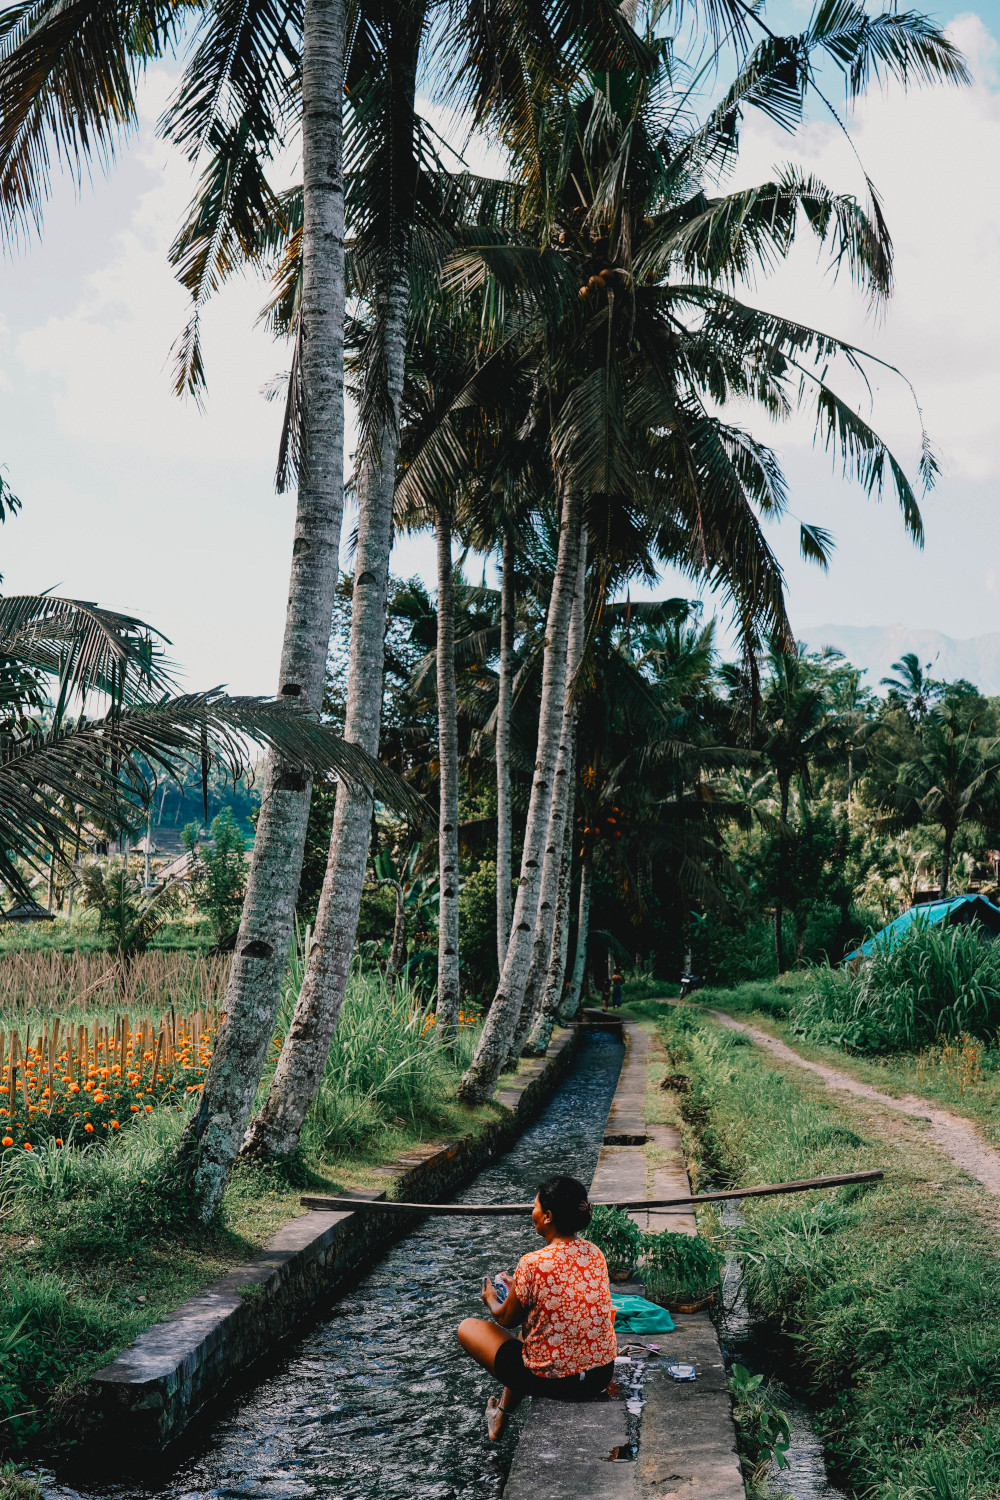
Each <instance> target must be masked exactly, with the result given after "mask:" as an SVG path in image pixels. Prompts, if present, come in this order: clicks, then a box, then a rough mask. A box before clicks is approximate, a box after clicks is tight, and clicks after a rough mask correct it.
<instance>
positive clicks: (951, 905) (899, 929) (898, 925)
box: [844, 896, 1000, 964]
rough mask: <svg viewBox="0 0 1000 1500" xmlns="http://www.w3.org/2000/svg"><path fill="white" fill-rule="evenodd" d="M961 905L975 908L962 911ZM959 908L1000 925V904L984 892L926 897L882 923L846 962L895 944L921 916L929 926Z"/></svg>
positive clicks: (994, 926)
mask: <svg viewBox="0 0 1000 1500" xmlns="http://www.w3.org/2000/svg"><path fill="white" fill-rule="evenodd" d="M962 907H967V908H973V909H972V910H969V911H961V908H962ZM975 908H978V910H976V909H975ZM959 911H961V915H962V916H963V917H966V916H968V917H970V918H971V917H976V916H979V917H981V918H982V919H983V920H984V921H985V922H986V923H987V925H988V926H989V927H992V928H994V929H1000V906H994V905H993V902H992V901H987V899H986V897H985V896H950V897H949V898H948V899H947V900H946V901H927V902H925V903H924V904H923V905H921V906H911V907H910V909H909V911H904V912H903V913H902V914H901V915H900V916H898V917H896V919H895V920H894V921H892V922H890V923H889V924H888V926H886V927H883V928H882V930H881V932H876V934H875V936H874V937H870V938H869V939H868V941H867V942H864V943H862V944H861V947H860V948H855V950H854V952H853V953H848V955H847V957H846V958H845V959H844V963H845V964H847V963H850V962H851V961H852V959H855V958H870V957H871V955H872V954H873V953H874V952H875V949H876V947H889V948H891V947H893V946H894V945H895V944H896V943H897V942H898V941H899V939H900V938H901V937H902V936H903V934H904V933H905V932H906V931H907V930H908V929H909V928H910V927H912V926H913V924H914V922H916V921H918V920H919V921H923V923H924V925H925V926H927V927H936V926H937V925H938V924H939V923H941V922H946V921H948V919H949V918H950V917H952V916H953V915H954V914H955V913H956V912H959Z"/></svg>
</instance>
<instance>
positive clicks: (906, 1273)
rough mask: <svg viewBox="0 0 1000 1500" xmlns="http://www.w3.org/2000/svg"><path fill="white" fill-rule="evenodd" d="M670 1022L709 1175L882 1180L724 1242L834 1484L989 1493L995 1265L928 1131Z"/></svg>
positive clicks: (787, 1209)
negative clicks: (793, 1380)
mask: <svg viewBox="0 0 1000 1500" xmlns="http://www.w3.org/2000/svg"><path fill="white" fill-rule="evenodd" d="M661 1026H662V1034H663V1037H664V1041H665V1044H666V1046H667V1049H668V1052H669V1056H670V1063H671V1066H672V1067H673V1068H674V1069H676V1070H677V1071H678V1072H680V1073H683V1074H684V1075H685V1076H686V1078H687V1079H688V1085H689V1086H688V1089H687V1090H686V1091H685V1092H683V1093H682V1094H681V1095H680V1101H681V1108H682V1110H683V1113H684V1116H685V1119H686V1121H687V1122H688V1128H689V1130H690V1132H691V1141H692V1143H693V1146H694V1149H695V1150H696V1151H697V1152H698V1153H699V1156H700V1159H701V1168H702V1171H703V1173H704V1176H705V1178H706V1179H707V1180H709V1181H714V1182H717V1183H719V1182H724V1183H726V1184H735V1185H742V1184H749V1183H751V1182H759V1181H762V1180H765V1181H780V1180H783V1179H788V1178H794V1177H804V1176H812V1175H819V1174H821V1173H836V1172H846V1171H858V1170H862V1169H864V1168H868V1167H875V1166H879V1167H882V1168H883V1169H884V1170H885V1172H886V1181H885V1182H884V1183H882V1184H879V1185H878V1186H877V1187H875V1188H870V1189H853V1190H851V1189H840V1190H838V1191H837V1192H835V1193H825V1194H818V1193H817V1194H808V1195H804V1196H803V1197H797V1198H796V1199H794V1200H781V1199H771V1200H764V1199H762V1200H748V1201H747V1202H746V1203H745V1204H744V1205H743V1213H744V1219H745V1222H744V1224H743V1226H742V1227H741V1228H740V1229H738V1230H734V1231H728V1233H729V1235H730V1237H731V1238H732V1239H733V1242H734V1243H735V1244H736V1246H737V1247H738V1248H739V1249H740V1250H741V1252H742V1254H743V1258H744V1266H745V1275H746V1281H747V1289H748V1298H749V1304H750V1307H751V1309H752V1311H753V1313H754V1315H755V1316H757V1317H758V1318H760V1319H764V1320H767V1321H768V1322H770V1323H771V1324H772V1325H773V1327H774V1329H775V1330H776V1332H778V1333H780V1334H783V1335H785V1336H787V1338H788V1340H789V1343H788V1345H787V1348H788V1358H789V1360H790V1361H794V1364H795V1366H796V1367H797V1369H798V1371H799V1373H800V1375H801V1378H802V1380H803V1381H804V1383H805V1385H806V1387H807V1389H808V1391H809V1393H810V1396H811V1399H812V1400H813V1401H814V1402H815V1403H816V1409H817V1418H818V1423H819V1428H820V1431H821V1434H822V1436H823V1438H824V1441H825V1445H826V1449H827V1454H828V1457H829V1460H830V1462H831V1464H832V1467H833V1474H834V1479H835V1482H838V1483H840V1484H842V1485H844V1486H847V1487H849V1489H850V1491H851V1492H852V1493H855V1494H859V1495H865V1496H867V1497H869V1500H911V1497H914V1496H918V1495H919V1496H925V1495H927V1496H935V1497H936V1496H946V1497H952V1500H957V1497H963V1500H964V1497H968V1500H973V1497H975V1500H980V1497H982V1500H985V1497H987V1496H990V1495H993V1494H994V1493H996V1491H997V1488H998V1486H1000V1399H998V1392H997V1386H996V1369H997V1367H998V1362H1000V1329H998V1326H997V1323H996V1320H995V1318H994V1316H993V1309H994V1307H995V1304H996V1299H997V1296H998V1294H1000V1260H998V1258H997V1255H996V1245H995V1237H994V1231H993V1226H992V1223H991V1222H990V1221H989V1219H988V1217H987V1215H985V1214H984V1213H983V1209H982V1204H981V1198H980V1194H979V1193H978V1191H977V1190H976V1189H975V1188H974V1187H973V1186H972V1185H970V1184H969V1182H968V1180H967V1179H966V1178H965V1177H964V1176H963V1174H962V1173H960V1172H959V1171H958V1170H957V1169H952V1168H949V1167H948V1166H946V1165H945V1164H944V1163H943V1162H942V1159H941V1157H940V1154H939V1153H937V1152H936V1151H934V1150H933V1149H932V1148H930V1147H929V1146H928V1145H927V1143H926V1141H925V1139H924V1138H923V1135H922V1132H921V1128H920V1126H919V1123H918V1122H912V1121H907V1120H904V1119H902V1118H901V1117H899V1116H898V1115H895V1114H892V1113H891V1112H884V1113H883V1112H882V1111H880V1110H879V1109H878V1108H877V1106H873V1105H871V1104H869V1103H868V1102H867V1101H863V1102H862V1103H860V1104H853V1103H848V1102H847V1101H846V1100H844V1099H843V1098H841V1097H839V1096H836V1095H831V1094H829V1093H825V1092H823V1091H821V1090H820V1088H819V1087H817V1086H815V1085H813V1084H811V1083H810V1082H809V1081H808V1079H801V1076H800V1075H799V1074H798V1073H797V1072H796V1071H795V1070H794V1069H793V1068H789V1069H787V1070H785V1069H783V1068H782V1067H780V1066H779V1065H776V1064H774V1063H773V1062H771V1061H769V1060H766V1059H765V1058H764V1057H763V1056H762V1055H761V1054H760V1053H759V1052H758V1051H757V1050H756V1049H755V1048H753V1047H752V1046H750V1045H748V1044H747V1039H746V1038H745V1037H743V1036H742V1035H740V1034H738V1033H732V1032H727V1031H725V1030H723V1029H721V1028H720V1027H718V1026H717V1025H716V1024H714V1023H712V1022H710V1021H707V1020H705V1019H704V1018H702V1017H700V1016H698V1015H696V1014H695V1013H694V1012H693V1011H691V1010H689V1009H687V1008H686V1007H684V1008H676V1009H675V1010H674V1011H673V1012H672V1014H671V1015H669V1016H668V1017H665V1018H663V1019H662V1021H661ZM800 1079H801V1081H800Z"/></svg>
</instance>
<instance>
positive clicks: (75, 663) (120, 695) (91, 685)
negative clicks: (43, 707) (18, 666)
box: [0, 594, 173, 717]
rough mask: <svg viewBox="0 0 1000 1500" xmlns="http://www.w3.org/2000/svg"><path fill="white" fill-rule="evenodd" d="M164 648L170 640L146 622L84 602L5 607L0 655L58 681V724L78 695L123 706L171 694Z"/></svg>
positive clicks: (48, 598) (31, 599)
mask: <svg viewBox="0 0 1000 1500" xmlns="http://www.w3.org/2000/svg"><path fill="white" fill-rule="evenodd" d="M163 644H169V642H167V640H166V637H165V636H164V635H162V634H161V632H160V631H158V630H155V629H153V627H152V626H150V625H147V624H146V623H145V621H143V620H139V619H137V618H136V617H135V616H133V615H123V614H120V613H118V612H117V611H115V610H110V609H101V608H100V607H99V606H98V605H96V604H90V603H86V602H84V601H82V600H80V599H64V598H60V597H58V596H57V595H54V594H11V595H8V596H7V598H5V599H0V655H3V656H8V657H14V658H16V659H17V660H19V661H22V662H24V663H25V664H26V665H27V666H29V667H32V668H34V669H36V670H38V671H41V672H44V673H46V674H47V675H49V676H50V677H55V678H57V679H58V685H59V686H58V696H57V717H59V710H60V707H62V708H64V707H65V705H66V704H67V703H68V702H69V701H70V699H72V698H73V697H74V696H76V695H79V696H80V697H81V698H83V699H86V697H87V696H88V695H89V694H90V693H93V692H97V693H102V694H106V695H107V696H108V697H109V698H110V699H111V701H112V703H113V704H116V705H119V706H120V705H122V704H127V703H133V702H135V701H136V700H137V699H138V698H139V697H142V696H145V697H147V698H148V697H150V696H152V695H154V694H157V693H162V692H164V691H166V690H168V689H169V688H170V686H171V685H172V682H173V670H172V668H171V665H170V663H169V662H168V661H167V660H166V659H165V658H164V656H163V651H162V645H163Z"/></svg>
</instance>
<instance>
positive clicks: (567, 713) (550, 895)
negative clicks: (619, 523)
mask: <svg viewBox="0 0 1000 1500" xmlns="http://www.w3.org/2000/svg"><path fill="white" fill-rule="evenodd" d="M586 587H587V546H586V535H584V536H583V537H582V538H581V541H580V555H579V559H578V562H577V575H576V589H575V591H574V594H573V614H572V618H571V620H570V628H569V645H568V648H567V661H566V668H567V670H566V697H565V701H564V703H563V719H562V732H561V734H560V737H559V754H558V757H557V759H556V775H555V790H554V791H553V794H552V806H551V808H550V809H549V826H548V832H547V835H546V839H545V857H544V860H543V862H542V879H541V886H540V890H539V898H538V913H537V915H536V917H535V940H534V945H533V947H532V951H531V967H530V968H529V970H528V982H527V984H526V985H525V987H524V999H523V1000H522V1002H521V1013H520V1016H519V1017H518V1023H517V1026H516V1027H515V1029H514V1035H513V1037H512V1039H511V1045H510V1052H509V1054H508V1057H507V1066H508V1067H514V1066H515V1064H516V1063H517V1059H518V1058H519V1057H520V1055H521V1049H522V1047H523V1046H524V1043H525V1041H526V1040H527V1037H528V1036H529V1034H530V1032H531V1030H532V1028H533V1027H534V1024H535V1022H536V1020H537V1019H538V1014H539V1008H540V1005H541V1001H542V995H543V990H544V985H545V979H546V975H547V973H548V971H549V967H550V963H551V959H552V936H553V931H554V928H555V918H556V909H557V906H558V901H559V890H560V887H561V885H562V878H563V869H564V866H565V863H566V825H567V821H568V820H570V819H571V817H572V803H573V789H574V784H575V783H574V778H575V771H576V765H575V762H576V754H575V751H576V720H577V700H576V692H575V689H576V686H577V683H576V679H577V674H578V672H579V670H580V663H581V661H582V660H583V647H584V638H585V626H586V610H585V596H586Z"/></svg>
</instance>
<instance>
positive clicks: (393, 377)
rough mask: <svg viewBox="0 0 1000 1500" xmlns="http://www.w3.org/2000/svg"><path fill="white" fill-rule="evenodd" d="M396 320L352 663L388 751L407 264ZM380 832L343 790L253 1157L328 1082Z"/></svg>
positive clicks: (363, 740)
mask: <svg viewBox="0 0 1000 1500" xmlns="http://www.w3.org/2000/svg"><path fill="white" fill-rule="evenodd" d="M388 297H389V307H388V310H387V316H386V334H385V338H386V368H387V374H388V381H387V384H388V394H389V399H390V403H391V414H390V416H389V417H388V418H387V419H386V420H385V421H384V422H383V424H382V426H381V430H380V432H379V436H378V441H377V447H376V451H375V453H374V454H372V455H371V456H370V457H369V458H368V459H367V460H366V461H365V464H364V467H363V470H362V474H361V480H360V484H359V487H358V488H359V511H358V544H357V551H356V554H355V560H354V596H353V601H352V607H351V641H350V659H349V666H348V675H347V705H346V715H345V720H344V738H345V739H346V740H349V741H351V742H352V743H353V744H356V745H360V746H361V747H362V749H364V750H367V751H368V753H369V754H370V755H377V754H378V747H379V736H380V733H381V725H382V689H383V678H384V668H385V617H386V598H387V594H388V579H389V552H390V548H391V546H392V516H393V496H394V491H395V477H396V451H397V447H398V442H399V433H398V426H397V417H396V414H397V413H398V411H399V402H400V398H401V394H402V387H403V359H404V351H405V343H406V323H407V308H408V302H409V275H408V271H407V269H406V267H405V266H401V267H399V268H398V275H397V276H396V277H394V278H393V281H392V283H391V285H390V288H389V292H388ZM371 832H372V799H371V796H370V795H369V794H368V793H367V792H366V791H364V790H363V789H360V788H359V789H356V790H355V789H354V788H349V787H347V786H346V785H344V784H343V783H342V784H341V785H340V786H339V787H338V788H337V801H336V806H335V808H334V815H333V830H332V832H331V835H330V853H329V856H328V859H327V866H326V874H325V876H324V878H323V889H322V892H321V894H320V899H319V907H318V909H317V912H316V925H315V927H314V929H313V938H312V945H311V947H310V950H309V958H308V962H307V964H306V972H305V977H304V978H303V981H302V987H301V989H300V991H299V997H298V1000H297V1002H296V1005H295V1011H294V1013H293V1015H292V1021H291V1025H290V1026H289V1028H288V1034H287V1036H286V1037H285V1040H284V1044H283V1046H282V1049H281V1055H280V1057H279V1058H278V1066H277V1067H276V1068H275V1071H274V1078H273V1079H272V1081H271V1088H270V1091H269V1093H268V1096H267V1100H266V1102H265V1104H264V1108H263V1109H262V1110H261V1112H260V1114H259V1115H258V1116H257V1118H256V1119H255V1120H254V1122H253V1124H252V1125H251V1127H250V1129H249V1130H248V1131H247V1135H246V1140H245V1142H244V1151H245V1152H246V1153H248V1154H251V1155H272V1156H289V1155H290V1154H291V1153H292V1152H293V1151H294V1150H295V1148H296V1146H297V1145H298V1141H299V1134H300V1132H301V1130H302V1122H303V1120H304V1119H305V1116H306V1111H307V1110H308V1108H309V1106H310V1104H311V1103H312V1101H313V1099H314V1097H315V1095H316V1091H317V1089H318V1088H319V1083H320V1079H321V1078H322V1076H323V1068H324V1067H325V1065H326V1058H327V1054H328V1053H329V1051H330V1041H331V1038H332V1037H333V1033H334V1029H335V1027H336V1025H337V1020H338V1017H339V1015H340V1007H341V1005H342V1004H343V1001H344V994H345V992H346V989H347V981H348V978H349V975H350V969H351V958H352V956H353V953H354V940H355V936H356V934H357V926H358V913H359V911H360V907H361V896H362V892H363V889H364V882H365V870H366V868H367V864H368V850H369V846H370V844H371Z"/></svg>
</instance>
